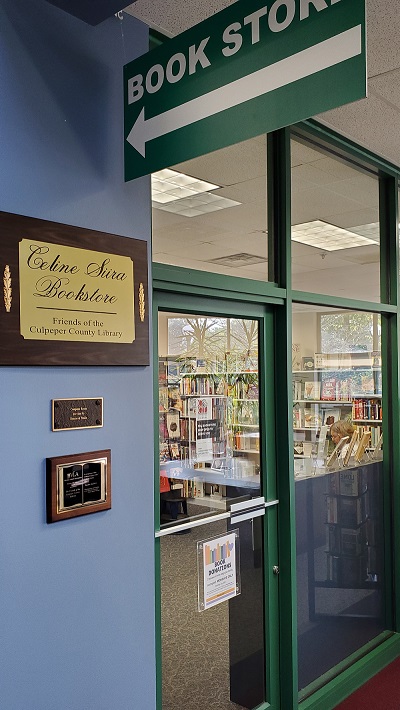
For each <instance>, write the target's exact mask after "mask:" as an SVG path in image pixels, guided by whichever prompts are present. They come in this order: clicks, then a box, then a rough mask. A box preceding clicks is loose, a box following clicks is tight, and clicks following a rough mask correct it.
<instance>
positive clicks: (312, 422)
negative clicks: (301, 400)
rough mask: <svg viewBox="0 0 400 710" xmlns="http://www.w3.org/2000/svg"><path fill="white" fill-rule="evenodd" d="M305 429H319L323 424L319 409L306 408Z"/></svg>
mask: <svg viewBox="0 0 400 710" xmlns="http://www.w3.org/2000/svg"><path fill="white" fill-rule="evenodd" d="M303 414H304V427H305V428H306V429H309V428H310V429H311V428H313V429H314V428H317V429H318V428H319V427H320V426H321V424H322V421H321V412H320V411H319V409H318V407H304V413H303Z"/></svg>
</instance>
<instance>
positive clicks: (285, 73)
mask: <svg viewBox="0 0 400 710" xmlns="http://www.w3.org/2000/svg"><path fill="white" fill-rule="evenodd" d="M361 36H362V33H361V25H357V26H356V27H352V28H351V29H350V30H346V31H345V32H342V33H341V34H338V35H335V36H334V37H331V38H330V39H326V40H324V41H323V42H319V43H318V44H315V45H313V46H312V47H309V48H308V49H304V50H303V51H301V52H298V53H297V54H293V55H292V56H290V57H287V58H286V59H282V60H281V61H279V62H276V63H275V64H271V65H270V66H268V67H264V68H263V69H259V70H258V71H255V72H253V73H252V74H248V75H246V76H244V77H242V78H241V79H237V80H236V81H232V82H231V83H230V84H225V85H224V86H221V87H219V88H218V89H214V90H213V91H210V92H209V93H208V94H203V95H202V96H199V97H198V98H196V99H192V100H191V101H188V102H187V103H185V104H181V105H180V106H176V107H175V108H172V109H170V110H169V111H165V113H161V114H159V115H158V116H154V117H153V118H149V119H148V120H146V119H145V115H144V113H145V110H144V107H143V108H142V110H141V112H140V114H139V116H138V118H137V119H136V122H135V123H134V125H133V127H132V128H131V130H130V132H129V135H128V136H127V139H126V140H127V141H128V143H130V144H131V146H132V147H133V148H135V150H137V152H138V153H140V155H142V156H143V157H145V156H146V143H148V141H151V140H154V138H160V137H161V136H164V135H166V134H167V133H171V131H176V130H177V129H178V128H183V127H184V126H189V125H191V124H192V123H195V122H196V121H201V120H202V119H203V118H209V116H214V115H215V114H217V113H220V112H221V111H225V110H226V109H229V108H233V106H238V105H240V104H242V103H244V102H245V101H250V99H255V98H256V97H257V96H262V95H264V94H268V93H269V92H270V91H274V90H275V89H279V88H281V87H283V86H287V85H288V84H291V83H293V82H295V81H298V80H299V79H304V78H305V77H307V76H311V75H312V74H317V73H318V72H320V71H322V70H323V69H328V67H332V66H335V65H336V64H340V62H344V61H345V60H346V59H351V58H352V57H356V56H358V55H359V54H361Z"/></svg>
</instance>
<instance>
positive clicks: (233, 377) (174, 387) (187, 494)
mask: <svg viewBox="0 0 400 710" xmlns="http://www.w3.org/2000/svg"><path fill="white" fill-rule="evenodd" d="M241 364H242V366H243V367H246V370H244V369H243V370H241V369H239V367H240V365H241ZM250 364H251V363H250ZM250 364H249V361H248V359H247V361H243V362H242V363H241V361H240V359H239V358H236V359H235V360H234V362H232V361H231V362H216V361H207V360H201V361H199V360H197V361H196V360H193V359H189V358H187V359H181V360H179V361H172V360H171V359H170V358H160V360H159V391H160V396H159V431H160V469H161V471H162V472H164V478H166V479H167V480H168V483H169V485H170V486H172V485H175V484H176V485H177V486H178V488H177V490H178V493H177V494H173V493H172V491H164V493H163V498H168V497H169V496H173V495H175V497H177V498H180V499H182V500H185V501H186V500H188V499H190V500H191V502H193V503H195V504H197V505H202V504H204V505H206V506H207V505H208V506H210V507H213V508H216V509H224V506H225V500H224V499H226V496H227V487H228V486H239V487H241V486H242V487H243V485H244V486H245V487H246V486H247V484H249V487H254V486H253V484H254V483H256V484H258V485H256V487H258V488H259V471H260V453H259V449H260V445H259V442H260V436H259V403H258V372H257V371H256V370H255V369H252V368H251V367H250ZM205 473H206V474H207V475H204V474H205ZM243 482H244V483H243ZM164 483H165V481H164ZM168 483H165V486H166V487H167V485H168Z"/></svg>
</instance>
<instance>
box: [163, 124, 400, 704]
mask: <svg viewBox="0 0 400 710" xmlns="http://www.w3.org/2000/svg"><path fill="white" fill-rule="evenodd" d="M291 135H293V136H295V137H298V138H300V139H303V140H307V141H308V142H310V143H311V144H312V145H313V146H314V147H317V148H318V147H321V148H323V149H325V150H328V151H330V152H332V153H333V154H335V155H337V156H339V157H344V158H346V160H350V161H351V162H353V163H354V165H355V166H360V167H362V168H363V169H365V170H368V171H370V172H371V173H373V174H375V175H377V176H378V177H379V181H380V232H381V268H380V271H381V303H378V304H377V303H373V302H365V301H357V300H350V299H345V298H338V297H331V296H326V295H323V294H313V293H308V292H299V291H294V290H293V289H292V284H291V249H290V247H291V174H290V138H291ZM267 170H268V179H267V185H268V205H269V213H268V232H269V234H270V235H273V238H271V237H270V239H269V245H268V249H269V278H270V281H269V282H257V281H249V280H245V279H239V278H236V277H228V276H220V275H217V274H214V273H213V274H209V273H207V272H203V271H193V270H188V269H183V268H180V267H173V266H165V265H162V264H154V265H153V284H154V289H155V300H154V313H155V315H156V313H157V308H158V307H159V305H160V304H162V307H164V304H166V303H168V309H170V306H171V304H174V303H176V304H178V303H181V301H180V299H179V298H178V296H184V304H185V305H187V304H188V297H189V296H190V295H193V294H194V295H195V296H198V297H200V300H199V304H201V306H202V307H203V304H206V303H207V301H206V300H205V299H212V301H209V303H210V308H212V309H213V310H215V309H217V312H218V311H219V312H221V313H222V312H225V311H226V309H228V310H229V309H231V310H232V313H234V311H235V306H234V304H237V308H238V312H240V313H243V308H244V310H246V308H245V306H246V304H247V305H248V306H249V307H250V309H251V305H253V306H254V308H257V306H259V305H260V304H272V305H274V332H275V343H274V355H275V368H276V369H275V378H276V382H279V383H280V385H279V391H275V395H274V416H275V434H276V439H275V442H274V444H273V445H274V447H275V452H276V459H275V465H276V470H277V472H278V475H277V491H276V494H277V497H278V498H279V501H280V502H279V514H278V546H279V556H280V570H281V572H280V576H279V610H280V621H279V652H280V665H281V668H283V669H284V671H285V675H284V677H282V678H281V691H280V703H281V704H280V707H281V709H282V710H293V709H295V708H297V707H300V708H301V710H329V709H330V708H334V707H335V706H336V705H337V704H338V703H339V702H340V701H341V700H342V699H344V698H345V697H347V695H349V693H351V692H353V691H354V690H355V689H357V688H358V687H359V686H360V685H361V684H362V683H363V682H365V680H366V679H367V678H368V677H370V676H372V675H373V674H374V673H376V672H378V671H379V670H380V669H381V668H383V667H384V666H385V665H387V664H388V663H389V662H390V661H391V660H393V659H394V658H395V657H396V656H398V655H399V654H400V634H399V632H400V515H399V501H400V443H399V435H398V432H399V431H400V362H399V334H400V301H399V277H398V274H399V247H398V185H399V179H400V170H399V168H397V167H396V166H394V165H392V164H390V163H388V162H386V161H384V160H383V159H381V158H379V157H377V156H375V155H373V154H372V153H370V152H369V151H366V150H363V149H362V148H360V147H359V146H357V145H356V144H354V143H352V142H351V141H348V140H346V139H344V138H343V137H342V136H340V135H339V134H336V133H334V132H332V131H330V130H328V129H326V128H325V127H323V126H321V125H319V124H318V123H317V122H316V121H313V120H310V121H306V122H304V123H302V124H299V125H296V126H295V127H293V129H289V128H286V129H282V130H280V131H277V132H275V133H273V134H270V135H269V136H268V168H267ZM293 301H298V302H302V303H308V304H316V305H321V306H327V307H336V308H343V309H352V310H362V311H369V312H374V313H379V314H380V315H381V317H382V343H383V347H382V355H383V362H382V364H383V373H384V375H383V395H384V397H383V401H384V421H385V440H386V441H387V442H388V445H387V449H386V450H389V451H390V456H386V457H385V466H386V471H385V491H384V499H385V531H386V541H387V544H386V546H385V563H386V569H387V580H386V589H387V600H386V601H387V604H386V606H387V609H388V611H389V614H388V616H389V618H388V628H390V626H389V622H390V618H391V619H393V621H392V624H391V628H392V629H393V631H394V632H395V633H393V632H391V633H390V634H386V633H385V634H382V637H381V638H380V639H378V641H380V642H381V643H380V644H379V645H377V644H376V643H374V644H369V645H368V646H367V647H365V648H364V649H363V650H364V651H365V654H364V655H363V656H362V657H360V654H355V655H354V658H353V657H352V658H350V659H347V662H346V663H343V664H340V665H339V666H338V667H336V668H335V669H333V671H332V673H330V674H328V676H329V677H327V679H326V680H327V682H326V685H325V686H324V687H322V688H318V687H317V685H316V687H315V692H314V693H311V692H310V696H309V697H308V695H307V697H306V698H304V699H301V698H300V699H299V696H298V692H297V609H296V549H295V525H296V519H295V506H294V502H295V501H294V476H293V457H292V450H293V432H292V411H291V405H292V403H291V396H292V393H291V329H292V321H291V319H292V303H293ZM224 308H225V311H224ZM171 310H174V306H173V305H172V307H171ZM176 310H180V311H182V310H185V309H183V308H182V306H179V308H177V309H176ZM186 310H187V309H186ZM195 310H196V311H199V306H196V309H195ZM211 312H212V311H211ZM253 313H254V311H253ZM225 315H226V312H225ZM156 333H157V323H156V320H155V322H154V334H155V362H156V358H157V352H158V350H157V337H156ZM155 370H156V368H155ZM154 381H155V392H157V384H158V383H157V372H156V371H155V375H154ZM157 428H158V422H155V432H156V441H158V435H157V430H158V429H157ZM156 458H157V457H156ZM389 459H390V460H389ZM156 475H157V478H156V480H157V483H158V472H157V474H156ZM156 498H157V496H156ZM157 505H158V503H157V502H156V511H157ZM389 543H391V544H389ZM158 554H159V553H158V551H157V545H156V555H158ZM158 562H159V559H158V560H157V564H158ZM158 594H159V588H158ZM159 602H160V599H159V597H158V599H157V604H158V606H157V608H158V609H159ZM158 613H159V612H158ZM156 621H157V624H158V626H157V628H158V629H159V628H160V627H159V623H160V618H159V616H158V617H157V619H156ZM159 653H160V646H158V659H159V658H160V657H159ZM276 670H277V669H276V668H275V669H274V672H276ZM309 690H310V691H312V688H311V687H310V688H309ZM159 697H160V695H159ZM158 708H160V709H161V706H160V705H158Z"/></svg>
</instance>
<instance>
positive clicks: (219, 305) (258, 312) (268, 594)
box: [153, 289, 282, 710]
mask: <svg viewBox="0 0 400 710" xmlns="http://www.w3.org/2000/svg"><path fill="white" fill-rule="evenodd" d="M178 291H179V289H178ZM237 295H238V294H237V292H232V293H231V294H230V296H231V298H229V294H228V293H227V292H225V297H224V298H221V299H217V298H206V297H203V298H200V297H198V296H193V295H192V294H189V293H188V294H186V295H184V294H182V293H179V292H178V293H171V292H169V290H168V291H163V290H155V291H154V298H153V330H154V362H157V361H158V313H159V311H168V312H173V313H183V314H184V313H188V314H189V313H191V314H193V313H196V314H198V315H208V316H221V317H227V318H248V319H250V320H257V321H258V323H259V362H260V378H259V379H260V389H259V392H260V400H259V406H260V432H261V433H262V437H261V439H260V460H261V462H262V464H263V465H262V468H261V471H262V494H263V495H264V497H265V499H266V501H269V500H275V499H276V498H277V476H276V471H277V463H276V445H275V442H276V431H275V407H276V391H275V382H276V373H275V372H274V367H275V365H274V363H275V345H274V344H275V337H274V327H275V316H274V311H273V305H275V306H277V305H278V304H279V303H281V299H269V300H268V301H269V302H265V301H264V300H263V299H262V302H261V303H249V302H246V301H244V302H241V301H240V300H239V299H238V297H237ZM281 307H282V306H281ZM267 364H268V371H267V369H266V365H267ZM157 398H158V368H157V367H154V399H155V401H156V402H157ZM156 410H157V408H156V407H155V419H154V430H155V471H154V480H155V487H154V488H155V511H156V512H155V523H156V524H155V530H156V532H157V531H158V530H159V529H160V527H159V519H160V516H159V495H158V482H159V475H160V474H159V466H158V459H159V457H158V453H159V452H158V425H159V424H158V411H156ZM267 472H268V475H267ZM278 516H280V510H277V508H276V507H273V508H270V509H267V510H266V514H265V519H264V546H263V549H264V559H263V562H264V608H265V651H266V653H265V659H266V666H265V678H266V686H267V688H268V689H269V696H270V700H271V702H266V703H263V704H262V705H261V706H259V710H268V708H271V710H279V708H280V707H281V703H280V699H279V690H280V688H279V677H280V673H279V621H277V619H278V609H279V588H280V585H281V580H280V577H278V576H277V575H275V574H274V572H273V567H274V565H278V564H279V563H280V561H279V558H278V554H279V553H278V537H277V527H278ZM212 520H213V519H212V518H210V519H209V521H208V522H209V523H210V524H211V525H212ZM205 524H206V523H205ZM155 544H156V554H155V561H156V577H155V578H156V603H157V611H156V622H157V625H156V636H157V641H156V648H157V710H161V708H162V687H161V663H162V652H161V583H160V574H159V570H160V539H159V538H156V541H155Z"/></svg>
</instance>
